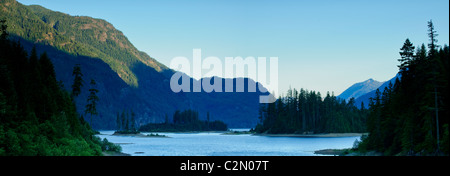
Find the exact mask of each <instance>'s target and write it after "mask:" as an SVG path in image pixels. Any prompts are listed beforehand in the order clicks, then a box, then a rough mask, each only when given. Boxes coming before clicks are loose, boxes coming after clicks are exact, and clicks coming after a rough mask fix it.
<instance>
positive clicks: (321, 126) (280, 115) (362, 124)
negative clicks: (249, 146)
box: [255, 89, 368, 134]
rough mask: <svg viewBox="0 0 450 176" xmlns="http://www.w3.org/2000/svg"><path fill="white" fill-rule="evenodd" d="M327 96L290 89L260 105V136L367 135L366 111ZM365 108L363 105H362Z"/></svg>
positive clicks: (353, 101) (257, 127)
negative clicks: (274, 99) (354, 133)
mask: <svg viewBox="0 0 450 176" xmlns="http://www.w3.org/2000/svg"><path fill="white" fill-rule="evenodd" d="M354 103H355V100H354V98H351V99H350V100H349V101H348V103H347V102H346V101H345V100H343V99H340V98H337V97H335V96H334V95H330V94H329V93H327V96H326V97H325V98H322V97H321V95H320V93H319V92H317V93H316V92H315V91H307V90H304V89H300V91H297V90H296V89H294V90H292V89H289V90H288V92H287V94H286V96H285V97H279V98H278V99H277V101H276V102H275V103H269V104H261V108H260V113H259V114H260V115H259V119H260V122H261V123H259V124H258V125H257V126H256V128H255V131H256V132H257V133H274V134H276V133H300V134H303V133H308V134H310V133H346V132H366V117H367V113H368V111H367V109H365V108H361V109H358V108H356V106H355V105H354ZM361 106H362V107H364V104H362V105H361Z"/></svg>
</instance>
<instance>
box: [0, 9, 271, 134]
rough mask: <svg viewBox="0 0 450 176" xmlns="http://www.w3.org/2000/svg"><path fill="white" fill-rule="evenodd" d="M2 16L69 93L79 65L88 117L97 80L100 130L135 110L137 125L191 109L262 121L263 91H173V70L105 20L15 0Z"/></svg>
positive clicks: (80, 102)
mask: <svg viewBox="0 0 450 176" xmlns="http://www.w3.org/2000/svg"><path fill="white" fill-rule="evenodd" d="M0 18H5V19H6V20H7V25H8V31H9V33H10V37H11V38H14V40H20V42H21V44H22V45H23V46H24V48H25V49H27V50H28V51H30V50H31V48H32V47H33V46H35V47H37V49H38V51H42V52H43V51H46V52H47V54H48V56H49V58H50V59H51V61H52V62H53V64H54V65H55V72H56V76H57V80H61V81H62V83H63V85H64V87H65V88H66V89H67V90H70V89H71V85H72V83H73V76H72V69H73V67H74V66H75V65H76V64H80V65H81V70H82V73H83V79H84V86H83V87H82V92H81V94H80V95H79V96H78V97H77V99H76V102H77V110H78V112H79V113H80V114H84V109H85V105H86V99H87V96H88V89H89V88H90V87H89V84H88V83H89V81H90V79H95V80H96V82H97V89H98V90H99V93H98V96H99V98H100V102H99V104H98V106H97V109H98V112H99V116H98V117H94V119H93V120H92V122H93V124H92V126H93V127H94V128H96V129H114V128H115V124H116V121H115V120H116V115H117V113H119V112H122V111H123V110H126V111H130V110H133V111H134V113H135V114H136V122H137V123H138V124H137V125H141V124H145V123H149V122H163V121H164V117H165V115H168V116H169V117H172V114H173V113H174V112H175V111H176V110H184V109H188V108H190V109H194V110H197V111H198V112H199V113H200V119H206V113H207V112H210V114H211V120H222V121H224V122H225V123H227V124H228V126H229V127H254V126H255V125H256V123H257V121H258V118H257V117H258V109H259V103H258V102H259V95H262V93H261V92H254V93H249V92H244V93H205V92H201V93H174V92H172V91H171V89H170V84H169V83H170V76H171V75H172V74H173V70H171V69H168V68H167V67H166V66H164V65H162V64H160V63H158V62H157V61H156V60H155V59H152V58H151V57H149V56H148V55H147V54H145V53H143V52H140V51H138V50H137V49H136V48H135V47H134V46H133V45H132V44H131V43H130V42H129V41H128V40H127V38H126V37H125V36H124V35H123V34H122V33H121V32H120V31H118V30H117V29H115V28H114V27H113V26H112V25H111V24H109V23H108V22H106V21H104V20H100V19H94V18H91V17H77V16H70V15H67V14H63V13H60V12H53V11H51V10H48V9H45V8H43V7H40V6H24V5H22V4H20V3H18V2H16V1H13V0H2V1H0ZM38 54H41V53H38ZM245 80H246V81H252V82H253V80H250V79H245ZM192 81H193V80H192ZM200 81H202V80H200ZM222 81H224V79H223V80H222Z"/></svg>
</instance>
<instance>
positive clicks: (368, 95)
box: [355, 74, 400, 108]
mask: <svg viewBox="0 0 450 176" xmlns="http://www.w3.org/2000/svg"><path fill="white" fill-rule="evenodd" d="M397 78H399V79H400V75H399V74H397V75H395V76H394V77H393V78H392V79H390V80H389V81H385V82H384V83H383V84H382V85H381V86H379V87H377V88H376V89H375V90H372V91H370V92H368V93H366V94H364V95H361V96H359V97H358V98H356V99H355V105H356V107H358V108H361V102H363V103H364V107H365V108H368V106H369V101H370V98H372V97H375V92H376V91H377V89H379V90H380V92H383V90H384V88H385V87H388V86H389V83H391V84H392V85H394V84H395V79H397Z"/></svg>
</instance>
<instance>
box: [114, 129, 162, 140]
mask: <svg viewBox="0 0 450 176" xmlns="http://www.w3.org/2000/svg"><path fill="white" fill-rule="evenodd" d="M111 136H130V137H162V138H170V137H169V136H167V135H162V134H158V133H150V134H142V133H140V132H135V133H121V132H118V131H115V132H114V133H113V134H112V135H111Z"/></svg>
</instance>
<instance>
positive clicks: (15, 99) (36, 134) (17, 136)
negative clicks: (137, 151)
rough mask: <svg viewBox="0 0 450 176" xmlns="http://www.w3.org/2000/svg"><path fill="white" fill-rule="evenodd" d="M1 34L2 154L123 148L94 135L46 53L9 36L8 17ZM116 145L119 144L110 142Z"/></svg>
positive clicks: (75, 152) (96, 152)
mask: <svg viewBox="0 0 450 176" xmlns="http://www.w3.org/2000/svg"><path fill="white" fill-rule="evenodd" d="M0 24H1V28H0V29H1V30H0V33H1V37H0V82H1V84H0V85H1V86H0V155H21V156H23V155H27V156H36V155H40V156H48V155H57V156H66V155H83V156H86V155H102V149H103V151H104V150H109V149H113V148H114V150H120V149H119V148H118V147H116V146H115V145H114V144H111V143H109V142H107V141H106V140H103V141H101V140H100V138H98V137H96V136H94V131H93V130H92V129H91V127H90V125H89V123H87V122H86V121H85V120H84V119H83V117H81V116H80V115H79V114H78V113H77V111H76V107H75V104H74V102H73V101H74V100H73V95H71V93H69V92H67V91H66V90H64V89H63V88H62V87H63V86H62V83H61V82H58V81H56V79H55V77H56V75H55V71H54V67H53V64H52V62H51V61H50V59H49V58H48V56H47V54H46V53H45V52H44V53H43V54H42V55H40V56H38V55H37V51H36V49H33V50H32V52H31V54H30V55H29V56H28V53H27V52H26V51H25V50H24V49H23V47H22V46H21V44H20V43H18V42H14V41H10V40H8V33H7V31H6V29H7V26H6V20H1V21H0ZM110 146H115V147H110Z"/></svg>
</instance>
